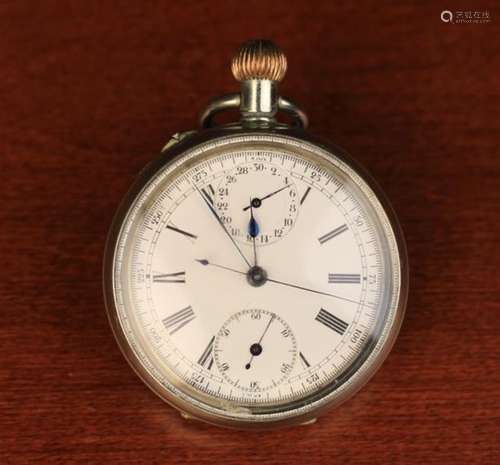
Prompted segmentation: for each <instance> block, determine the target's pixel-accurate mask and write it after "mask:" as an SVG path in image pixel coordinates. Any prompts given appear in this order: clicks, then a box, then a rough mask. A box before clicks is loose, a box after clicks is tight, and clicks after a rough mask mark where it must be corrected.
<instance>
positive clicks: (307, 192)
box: [299, 186, 311, 205]
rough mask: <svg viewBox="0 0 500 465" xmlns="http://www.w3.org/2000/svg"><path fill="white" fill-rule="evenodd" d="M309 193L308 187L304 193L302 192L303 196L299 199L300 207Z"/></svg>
mask: <svg viewBox="0 0 500 465" xmlns="http://www.w3.org/2000/svg"><path fill="white" fill-rule="evenodd" d="M310 191H311V186H309V187H308V188H307V189H306V191H305V192H304V195H303V196H302V198H301V199H300V202H299V203H300V205H302V204H303V203H304V200H305V199H306V197H307V196H308V195H309V192H310Z"/></svg>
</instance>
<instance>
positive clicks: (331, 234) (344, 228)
mask: <svg viewBox="0 0 500 465" xmlns="http://www.w3.org/2000/svg"><path fill="white" fill-rule="evenodd" d="M348 229H349V228H348V227H347V225H346V224H343V225H342V226H339V227H338V228H335V229H334V230H333V231H330V232H329V233H326V234H325V235H324V236H321V237H320V238H319V239H318V241H319V243H320V244H324V243H325V242H326V241H329V240H330V239H333V238H334V237H335V236H338V235H339V234H342V233H343V232H344V231H347V230H348Z"/></svg>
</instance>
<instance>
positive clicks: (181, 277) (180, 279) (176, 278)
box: [153, 271, 186, 283]
mask: <svg viewBox="0 0 500 465" xmlns="http://www.w3.org/2000/svg"><path fill="white" fill-rule="evenodd" d="M153 282H154V283H185V282H186V272H185V271H178V272H177V273H158V274H157V273H155V274H153Z"/></svg>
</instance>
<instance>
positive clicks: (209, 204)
mask: <svg viewBox="0 0 500 465" xmlns="http://www.w3.org/2000/svg"><path fill="white" fill-rule="evenodd" d="M193 186H194V188H195V189H196V190H197V191H198V194H200V196H201V198H202V199H203V200H204V202H205V204H206V206H207V207H208V209H209V210H210V211H211V212H212V215H214V217H215V219H216V220H217V222H218V223H219V225H220V227H221V228H222V229H223V231H224V232H225V233H226V234H227V237H229V239H231V242H232V243H233V245H234V246H235V247H236V250H237V251H238V253H239V254H240V255H241V258H243V260H245V263H246V264H247V265H248V268H251V267H252V265H250V262H249V261H248V260H247V258H246V257H245V255H243V252H242V251H241V249H240V248H239V247H238V244H236V241H235V240H234V237H233V236H231V234H230V233H229V231H228V230H227V228H226V226H225V225H224V223H223V222H222V220H221V219H220V216H219V214H218V213H217V212H216V211H215V208H214V207H213V206H212V204H211V203H210V202H209V201H208V199H207V198H206V196H205V195H204V194H203V193H202V192H201V191H200V189H198V186H197V185H196V184H193Z"/></svg>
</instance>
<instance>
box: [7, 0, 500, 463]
mask: <svg viewBox="0 0 500 465" xmlns="http://www.w3.org/2000/svg"><path fill="white" fill-rule="evenodd" d="M448 3H449V2H448ZM488 3H489V4H490V5H491V4H492V2H483V3H481V6H475V7H474V6H472V5H473V4H476V5H477V2H466V3H465V4H464V5H467V6H466V7H464V8H471V9H473V10H472V11H480V12H481V13H483V12H484V11H487V12H488V13H489V18H490V22H488V23H481V24H477V23H457V22H454V23H446V22H443V21H442V20H441V19H440V15H441V11H442V9H443V8H445V7H448V8H450V6H447V4H445V3H439V2H438V3H436V2H430V1H428V2H419V4H418V6H413V2H397V4H396V2H385V3H384V2H380V1H365V2H359V3H356V6H354V4H351V2H334V1H331V0H329V1H324V2H323V1H322V2H306V1H300V2H299V1H290V0H288V1H273V2H255V1H247V2H245V3H243V2H207V1H199V2H188V1H186V2H184V1H182V2H181V1H177V2H174V1H171V2H155V1H148V2H125V1H114V2H101V1H89V0H87V1H85V2H84V1H80V2H60V1H55V0H45V1H42V2H23V1H17V2H2V3H1V5H0V22H1V24H2V28H1V30H2V39H1V41H0V77H1V80H0V82H1V85H0V131H1V137H0V152H1V153H0V192H1V207H0V225H1V227H0V246H1V255H0V257H1V260H2V266H1V267H0V270H1V271H0V273H1V284H0V308H1V325H0V347H1V358H0V463H2V464H8V465H10V464H16V465H17V464H28V463H29V464H32V463H40V464H44V465H50V464H99V465H100V464H108V463H111V464H115V463H116V464H120V465H126V464H209V463H210V464H211V463H214V464H246V463H266V464H287V465H291V464H308V463H311V464H313V463H314V464H334V463H342V464H349V465H353V464H370V465H373V464H384V465H387V464H405V465H411V464H440V465H443V464H454V465H455V464H459V463H460V464H462V463H463V464H498V463H500V431H499V424H500V366H499V360H500V314H499V310H500V308H499V307H500V280H499V271H498V269H499V267H500V247H499V234H500V207H499V205H500V177H499V176H500V131H499V120H500V114H499V111H498V109H499V107H500V82H499V78H500V60H499V55H500V41H499V37H500V34H499V32H500V31H499V29H500V28H499V26H500V9H496V10H492V9H489V10H488ZM497 6H498V5H497ZM476 9H478V10H476ZM462 11H468V10H462ZM453 14H454V15H455V18H456V17H457V12H456V11H455V10H453ZM254 37H265V38H271V39H274V40H275V41H277V42H278V43H279V44H280V45H281V46H282V48H283V49H284V50H285V51H286V53H287V56H288V61H289V71H288V75H287V77H286V78H285V81H284V83H283V85H282V86H281V90H282V93H283V94H284V95H287V96H289V97H291V98H293V99H294V100H296V101H297V102H299V103H300V105H301V107H302V108H304V109H305V110H306V111H307V113H308V114H309V116H310V119H311V131H312V132H314V133H316V134H318V135H320V136H323V137H327V138H329V139H331V140H334V141H335V142H336V143H338V144H339V145H341V146H344V147H345V148H346V149H348V150H349V151H350V152H351V153H352V154H353V155H354V156H355V157H356V158H357V159H358V160H359V161H360V162H362V163H363V164H364V165H365V166H366V167H367V168H368V169H369V170H370V171H371V172H372V174H373V175H374V176H375V177H376V179H377V180H378V181H379V182H380V184H381V185H382V186H383V187H384V189H385V191H386V192H387V194H388V196H389V198H390V199H391V201H392V203H393V205H394V207H395V209H396V211H397V213H398V215H399V218H400V220H401V223H402V226H403V229H404V231H405V234H406V239H407V243H408V250H409V258H410V265H411V291H410V296H409V305H408V310H407V315H406V320H405V322H404V325H403V328H402V331H401V334H400V337H399V339H398V341H397V343H396V345H395V347H394V350H393V352H392V353H391V355H390V356H389V358H388V359H387V361H386V363H385V364H384V365H383V367H382V369H381V370H380V371H379V372H378V373H377V375H376V376H375V377H374V378H373V380H372V381H371V382H370V383H369V384H368V385H367V386H366V387H365V388H364V389H363V390H362V391H361V392H360V393H359V394H358V395H356V396H355V397H354V398H353V399H351V400H350V401H348V402H347V403H345V404H344V405H343V406H342V407H340V408H339V409H337V410H335V411H333V412H331V413H330V414H328V415H327V416H325V417H323V418H321V419H320V420H319V421H318V422H317V423H316V424H315V425H313V426H308V427H296V428H291V429H287V430H280V431H274V432H266V433H247V432H238V431H226V430H221V429H217V428H215V427H211V426H208V425H203V424H199V423H195V422H187V421H184V420H183V419H181V417H180V416H179V414H178V413H177V412H176V411H174V410H173V409H172V408H170V407H168V406H167V405H165V404H163V403H162V402H161V401H160V400H159V399H158V398H157V397H156V396H155V395H154V394H152V393H151V392H150V391H149V390H148V389H147V388H146V387H145V386H144V385H143V384H142V383H141V382H140V381H139V379H138V378H137V377H136V375H135V374H134V373H133V372H132V371H131V369H130V368H129V366H128V365H127V363H126V362H125V360H124V359H123V357H122V356H121V354H120V352H119V350H118V347H117V345H116V343H115V341H114V339H113V336H112V334H111V331H110V328H109V326H108V322H107V320H106V316H105V311H104V305H103V299H102V294H101V264H102V253H103V247H104V242H105V239H106V234H107V230H108V227H109V225H110V222H111V219H112V216H113V213H114V210H115V208H116V207H117V204H118V202H119V201H120V198H121V197H122V196H123V195H124V193H125V191H126V189H127V187H128V186H129V185H130V183H131V182H132V180H133V179H134V177H135V175H136V174H137V173H138V171H139V170H140V169H141V168H142V167H143V166H144V165H145V164H146V163H147V162H148V161H149V160H150V159H151V158H152V157H153V156H154V155H155V154H157V153H158V152H159V150H160V149H161V147H162V146H163V144H164V143H165V141H166V140H167V139H168V138H169V136H170V135H171V134H172V133H174V132H177V131H179V130H183V129H190V128H194V127H196V124H197V115H198V114H199V113H200V111H201V110H202V109H203V108H204V106H205V105H206V103H207V102H208V100H209V99H210V98H212V97H214V96H217V95H220V94H223V93H226V92H233V91H235V90H237V84H236V83H235V82H234V81H233V79H232V77H231V74H230V71H229V60H230V58H231V56H232V53H233V51H234V50H235V49H236V47H237V46H238V45H239V44H240V43H241V42H242V41H244V40H246V39H248V38H254Z"/></svg>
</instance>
